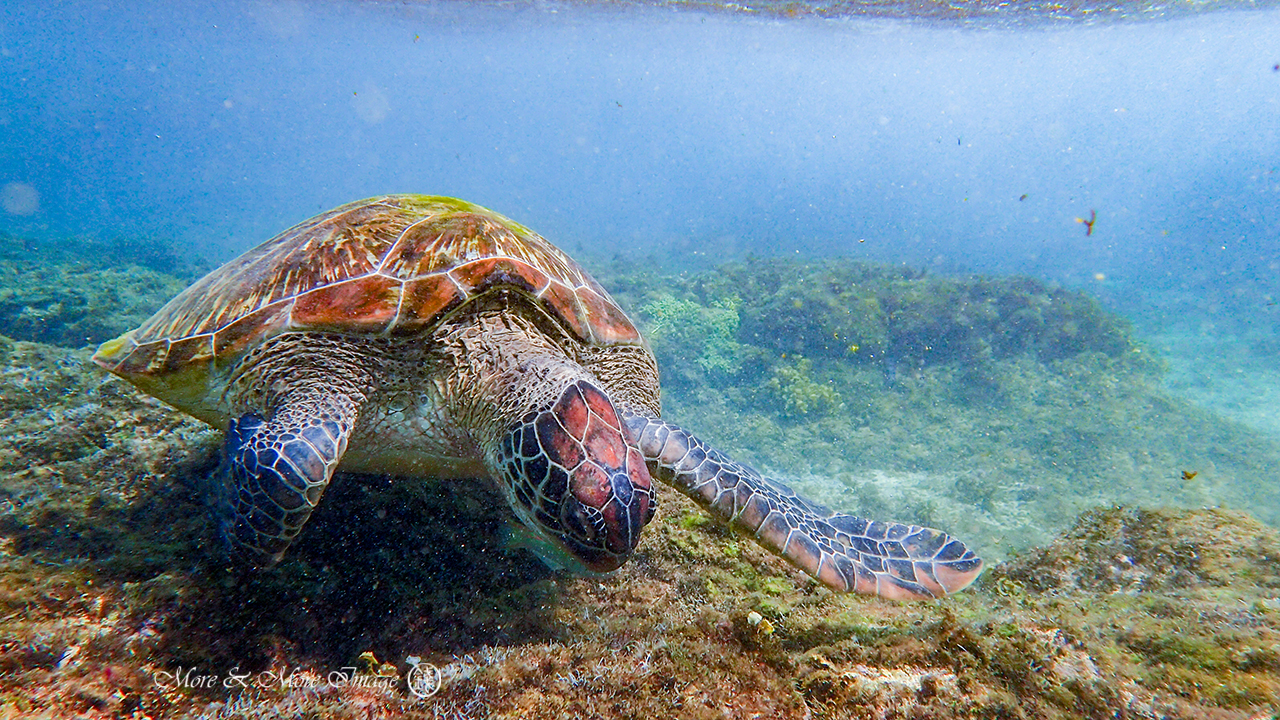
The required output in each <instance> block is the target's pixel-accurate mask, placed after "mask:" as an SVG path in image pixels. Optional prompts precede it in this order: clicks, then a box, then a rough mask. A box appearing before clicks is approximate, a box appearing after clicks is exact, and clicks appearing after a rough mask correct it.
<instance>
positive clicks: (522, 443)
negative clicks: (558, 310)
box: [496, 380, 654, 572]
mask: <svg viewBox="0 0 1280 720" xmlns="http://www.w3.org/2000/svg"><path fill="white" fill-rule="evenodd" d="M496 465H497V467H496V469H497V472H498V475H499V476H500V478H501V481H502V483H503V485H504V488H503V490H504V492H505V493H506V496H507V499H508V500H509V501H510V502H511V507H512V509H513V510H515V512H516V515H518V516H519V517H520V519H521V520H522V521H524V524H525V525H527V526H528V527H529V529H530V530H532V531H533V532H534V533H535V534H536V535H538V536H539V537H540V538H542V539H544V540H549V541H550V542H551V544H552V545H553V546H554V548H555V550H557V551H560V552H556V554H557V555H562V554H567V555H568V556H569V557H570V558H572V559H573V560H575V561H576V562H578V563H580V564H582V565H585V566H586V567H587V568H588V569H589V570H592V571H595V572H608V571H610V570H614V569H616V568H618V567H619V566H620V565H622V563H624V562H626V560H627V558H628V557H629V556H630V555H631V551H632V550H635V547H636V544H637V543H638V542H639V541H640V529H641V528H642V527H644V525H645V524H646V523H648V522H649V520H650V519H652V517H653V510H654V503H653V497H652V494H651V493H652V485H651V482H650V479H649V470H648V469H647V468H646V467H645V464H644V458H643V457H642V456H641V455H640V451H639V450H637V449H636V448H635V447H633V446H632V445H631V444H630V443H628V442H627V438H626V435H625V431H624V430H623V429H622V423H621V421H620V420H619V417H618V411H617V410H616V409H615V408H614V406H613V403H612V402H611V401H610V400H609V398H608V396H607V395H605V394H604V392H602V391H601V390H600V389H599V388H598V387H596V386H595V385H594V384H592V383H590V382H588V381H586V380H577V381H574V382H572V383H570V384H569V386H568V387H567V388H565V390H564V391H563V392H562V393H561V394H560V396H559V397H558V398H557V399H556V400H555V401H554V402H553V403H551V404H550V405H549V406H548V407H545V408H542V409H540V410H534V411H531V412H529V413H528V414H527V415H525V416H524V417H523V418H521V420H520V422H518V423H516V425H515V426H513V427H512V428H511V429H510V430H509V431H508V432H507V433H506V435H505V436H503V437H502V438H501V440H500V442H499V444H498V452H497V463H496Z"/></svg>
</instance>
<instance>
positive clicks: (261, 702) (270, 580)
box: [0, 259, 1280, 720]
mask: <svg viewBox="0 0 1280 720" xmlns="http://www.w3.org/2000/svg"><path fill="white" fill-rule="evenodd" d="M76 262H78V261H77V260H75V259H68V260H67V261H66V263H65V264H66V265H67V266H68V267H71V266H74V265H75V263H76ZM46 264H47V265H49V266H50V268H52V269H48V268H47V269H46V270H47V271H48V272H50V273H65V272H68V270H67V268H65V267H64V268H58V267H55V266H57V265H58V263H56V262H53V261H52V260H49V261H47V262H46ZM126 264H128V263H126ZM120 267H123V265H122V266H120ZM133 267H135V268H141V267H142V266H141V265H137V264H136V263H135V264H133ZM122 272H123V271H122ZM128 272H137V273H139V274H138V275H136V277H139V278H141V277H143V274H141V271H140V270H130V271H128ZM54 276H55V275H50V276H49V277H54ZM99 277H104V276H99ZM129 277H135V276H129ZM119 279H120V278H116V279H115V280H112V282H115V281H116V280H119ZM171 280H173V279H172V278H169V279H168V280H165V282H169V281H171ZM604 281H605V284H606V285H607V286H610V287H614V286H615V283H614V281H613V280H611V279H608V278H605V279H604ZM86 282H88V281H86ZM823 283H826V284H825V285H824V284H823ZM616 286H617V287H619V288H620V292H619V296H620V299H622V300H623V302H624V303H627V304H628V305H629V306H630V307H632V308H636V317H637V319H638V321H639V322H641V323H642V324H643V325H649V326H650V327H649V331H650V333H651V335H652V337H653V338H654V345H655V348H656V349H657V350H658V352H659V356H660V360H661V362H662V364H663V371H664V377H665V378H675V381H674V382H668V383H667V384H666V388H667V390H668V391H669V392H668V393H667V395H666V396H665V397H664V403H665V407H666V412H667V413H668V414H670V415H671V416H672V417H674V418H676V419H677V420H678V421H680V422H682V423H686V424H688V425H689V426H690V427H693V428H695V429H697V430H698V431H699V433H700V434H702V435H704V436H706V437H707V438H708V439H709V440H712V441H713V442H715V443H716V444H717V445H719V446H721V447H722V448H724V449H726V450H729V451H731V452H733V453H734V454H738V455H741V456H742V457H744V458H747V459H750V460H752V461H754V462H757V463H759V464H762V465H766V466H773V467H790V468H797V469H799V470H800V471H802V472H803V473H805V475H802V476H800V477H796V478H794V480H795V483H796V484H797V485H798V486H799V487H800V488H802V489H803V491H804V492H806V493H807V494H809V495H812V496H814V497H816V498H817V499H819V500H821V501H823V502H826V503H828V504H832V505H838V506H841V507H843V508H845V509H848V510H852V511H863V512H866V513H868V514H871V515H875V516H881V517H885V518H886V519H888V518H890V517H893V518H896V519H907V520H922V521H923V520H928V521H930V522H933V523H935V524H938V525H941V526H944V527H946V528H948V529H949V530H954V531H955V532H956V533H957V534H960V535H962V536H964V537H965V538H966V540H972V541H974V542H975V544H977V545H978V546H979V547H981V548H983V550H984V552H986V551H988V550H990V551H991V552H987V554H988V555H989V556H990V557H993V558H999V556H1001V555H1004V554H1010V555H1013V556H1014V557H1013V558H1012V559H1010V560H1008V561H1007V562H1004V563H999V564H996V563H993V567H992V569H991V570H989V571H988V573H987V574H986V576H984V577H983V578H982V579H981V580H980V581H979V583H978V584H977V586H975V587H974V588H972V589H971V590H969V591H966V592H965V593H962V594H960V595H958V596H956V597H952V598H948V599H946V600H943V601H940V602H936V603H911V604H898V603H891V602H887V601H884V600H880V599H878V598H865V597H859V596H846V595H837V594H835V593H832V592H830V591H829V590H827V589H826V588H825V587H823V586H821V585H820V584H818V583H816V582H815V581H813V580H812V579H811V578H809V577H808V576H806V575H804V574H803V573H801V572H799V571H798V570H795V569H794V568H792V567H790V566H789V565H787V564H786V563H785V562H784V561H782V560H780V559H778V558H776V557H774V556H772V555H770V554H768V553H767V552H765V551H764V550H762V549H761V548H760V547H759V546H757V545H756V544H755V543H754V542H752V541H751V540H750V539H749V538H744V537H738V536H736V535H734V534H732V533H731V532H729V531H727V530H726V529H724V528H723V527H722V526H720V525H718V524H717V523H715V522H713V521H711V520H710V519H709V518H708V517H707V516H706V515H705V514H703V513H702V512H701V511H700V510H698V508H697V507H696V506H694V505H693V504H692V503H691V502H690V501H688V500H686V499H685V498H684V497H682V496H680V495H679V494H677V493H675V492H673V491H670V490H669V489H665V488H663V489H660V493H661V494H660V501H659V507H660V510H659V514H658V517H657V518H656V519H655V520H654V521H653V522H652V523H651V524H650V525H649V527H648V528H647V529H646V533H645V536H644V538H643V539H642V541H641V545H640V548H639V550H638V552H637V555H636V557H634V558H633V559H632V560H631V561H630V562H629V563H628V564H627V565H625V566H624V567H623V568H622V569H621V570H620V571H618V572H617V573H615V574H613V575H611V576H607V577H575V576H571V575H566V574H563V573H553V572H551V571H549V570H548V569H546V568H545V567H544V566H543V565H541V564H540V563H539V562H538V561H537V560H535V559H534V558H533V557H532V556H531V555H529V554H527V553H525V552H523V551H521V550H518V549H515V548H514V547H512V546H511V545H510V544H509V543H508V542H506V541H505V540H504V538H505V537H506V533H505V532H504V525H505V523H507V522H509V520H510V513H509V511H508V510H507V509H506V507H505V503H504V502H503V501H502V500H501V498H500V497H498V496H497V495H496V494H495V493H494V492H493V490H492V488H490V487H489V486H488V485H487V484H486V483H484V482H482V481H474V480H455V481H440V482H435V483H422V482H415V481H405V480H403V479H398V478H392V477H386V476H358V475H340V476H339V477H338V478H336V479H335V482H334V483H333V485H332V487H331V488H330V490H329V492H328V494H327V495H326V499H325V502H324V503H323V504H322V505H321V506H320V509H319V510H318V511H317V513H316V515H315V516H314V518H313V519H312V521H311V523H310V524H309V525H308V526H307V529H306V532H305V534H304V536H303V537H302V538H300V539H299V541H298V542H297V543H296V544H295V547H293V548H292V549H291V551H290V554H289V556H288V557H286V558H285V560H284V561H283V562H282V563H281V564H280V565H279V566H278V567H276V568H273V569H270V570H262V571H247V570H245V569H242V568H239V567H237V566H233V565H231V564H229V563H228V562H226V560H225V559H224V558H223V557H222V554H221V552H222V551H221V548H220V547H219V546H218V545H217V544H216V543H215V542H213V537H214V536H213V531H212V527H211V524H210V522H209V521H208V520H207V519H206V517H205V511H204V506H203V500H202V497H201V495H202V487H203V483H204V480H205V478H207V476H208V475H209V473H210V472H211V471H212V469H213V467H214V464H215V463H216V462H217V458H216V456H217V452H218V449H219V444H220V443H219V433H217V432H215V431H213V430H211V429H209V428H207V427H205V426H203V425H201V424H200V423H198V422H195V421H193V420H191V419H189V418H186V417H184V416H182V415H181V414H179V413H177V412H175V411H173V410H172V409H170V408H167V407H165V406H163V405H161V404H159V403H157V402H155V401H154V400H151V399H149V398H147V397H145V396H143V395H141V394H139V393H137V392H135V391H134V390H133V389H132V388H130V387H129V386H127V385H126V384H124V383H122V382H119V381H116V380H113V379H110V378H108V377H106V376H105V375H104V374H103V373H101V372H100V371H99V370H97V369H96V368H94V367H92V366H91V365H89V364H88V363H87V352H86V351H84V350H79V349H73V348H74V347H75V346H78V345H80V344H82V341H81V340H79V339H77V338H78V337H79V336H78V335H76V334H72V335H66V334H65V333H64V334H61V335H58V337H59V338H61V340H59V342H64V343H65V345H67V346H68V347H55V346H52V345H48V344H40V343H34V342H26V341H22V340H11V339H9V338H4V337H0V424H2V425H3V427H4V428H5V430H4V432H3V433H0V718H8V717H14V718H18V717H21V718H31V717H49V718H58V717H84V718H113V719H114V718H143V717H149V718H200V717H208V718H267V717H271V718H276V717H326V718H329V717H332V718H372V717H422V718H428V717H431V718H437V717H473V718H486V717H492V718H500V717H540V718H542V717H545V718H557V717H564V718H580V717H636V718H654V717H690V718H703V717H706V718H711V717H715V718H725V717H729V718H749V717H777V718H806V717H818V718H938V719H940V720H943V719H948V718H1114V717H1151V718H1156V717H1159V718H1213V719H1215V720H1219V719H1221V720H1230V719H1234V718H1240V719H1241V720H1244V719H1245V718H1254V717H1268V716H1271V715H1272V714H1274V713H1276V712H1277V711H1278V710H1280V654H1278V652H1277V648H1280V599H1278V596H1280V533H1277V531H1276V530H1274V529H1273V528H1271V527H1269V526H1267V525H1264V524H1262V523H1260V522H1258V521H1257V520H1255V519H1253V518H1252V517H1250V516H1248V515H1244V514H1241V513H1238V512H1233V511H1230V510H1226V509H1221V508H1218V509H1208V510H1171V509H1150V508H1151V507H1154V506H1157V505H1168V504H1173V503H1181V504H1184V505H1189V506H1199V505H1204V504H1218V503H1220V502H1221V501H1222V499H1223V498H1234V499H1235V500H1234V504H1239V505H1244V504H1245V503H1246V502H1250V501H1252V503H1253V505H1252V507H1253V508H1255V510H1256V511H1257V512H1258V513H1260V514H1265V513H1268V512H1275V509H1276V507H1277V503H1276V502H1275V501H1274V500H1275V498H1274V493H1275V492H1276V485H1277V483H1276V482H1275V472H1276V470H1275V468H1276V467H1280V463H1277V460H1280V457H1277V455H1280V451H1277V449H1276V447H1275V446H1274V443H1272V442H1271V441H1270V440H1268V439H1267V438H1265V437H1263V436H1260V435H1258V434H1256V433H1253V432H1251V431H1249V430H1248V429H1247V428H1245V427H1243V426H1240V425H1238V424H1235V423H1233V422H1230V421H1227V420H1223V419H1222V418H1221V417H1218V416H1215V415H1212V414H1210V413H1207V412H1205V411H1203V410H1199V409H1197V408H1195V407H1192V406H1190V405H1188V404H1186V403H1183V402H1180V401H1178V400H1176V399H1173V398H1171V397H1169V396H1167V395H1166V394H1164V393H1163V391H1162V390H1161V388H1160V385H1159V383H1158V381H1157V379H1158V372H1159V368H1160V364H1159V362H1158V361H1156V360H1153V359H1150V358H1149V357H1148V356H1149V353H1148V352H1147V351H1146V350H1145V349H1144V348H1142V347H1141V346H1139V345H1138V344H1136V343H1135V342H1134V341H1133V340H1132V339H1131V337H1130V336H1129V334H1128V332H1127V330H1126V329H1125V327H1124V324H1123V322H1121V321H1118V320H1115V319H1114V318H1112V317H1111V316H1108V315H1107V314H1105V313H1103V312H1102V311H1101V310H1100V309H1098V307H1097V306H1096V305H1094V304H1092V301H1090V300H1088V298H1086V297H1084V296H1081V295H1078V294H1074V293H1070V292H1067V291H1061V290H1057V289H1053V288H1048V287H1045V286H1043V285H1041V284H1039V283H1035V282H1034V281H1022V280H1016V279H982V278H933V277H923V276H920V275H918V274H914V273H911V272H909V271H905V270H901V269H893V268H890V269H886V268H876V267H873V266H864V265H859V264H856V263H848V264H842V263H828V264H825V265H824V266H823V267H820V268H806V267H804V266H800V265H796V264H791V263H783V264H777V263H772V262H770V263H763V262H757V263H756V264H755V265H753V266H752V267H749V268H748V267H746V266H740V267H738V268H728V269H726V270H724V271H723V272H713V273H708V274H706V275H699V276H691V277H685V278H667V277H659V276H656V275H646V274H644V273H632V274H631V275H630V276H628V277H627V278H624V279H619V280H618V281H617V283H616ZM50 287H51V288H55V289H56V287H57V286H56V285H55V284H51V285H50ZM157 287H159V286H157ZM788 293H795V296H794V298H793V299H792V300H791V301H788V299H787V294H788ZM158 295H159V292H158V291H157V292H156V293H154V294H151V293H145V294H138V295H136V296H132V297H126V298H124V299H122V300H121V302H128V303H135V305H130V306H129V307H127V308H125V307H123V306H111V307H121V308H122V310H121V312H126V313H138V314H143V315H145V314H146V313H147V312H149V311H150V310H153V309H154V307H155V306H158V304H159V302H160V301H162V300H163V299H164V298H159V297H156V296H158ZM938 297H943V298H947V299H946V300H945V301H940V300H937V298H938ZM50 301H51V302H58V301H60V300H59V299H58V298H57V297H56V296H54V295H51V296H50ZM788 302H790V308H791V310H790V311H787V312H790V313H791V315H789V316H787V317H789V318H790V319H789V320H782V319H778V318H771V317H770V313H772V312H778V313H783V309H784V308H785V307H786V306H787V303H788ZM840 313H844V314H843V315H840ZM106 314H110V313H109V312H107V313H106ZM824 314H830V315H831V317H825V315H824ZM770 323H772V324H770ZM790 328H793V329H794V332H791V329H790ZM77 332H79V331H77ZM933 332H936V333H938V337H939V338H942V339H941V340H939V341H938V342H937V343H936V344H934V341H932V340H930V339H928V334H929V333H933ZM54 339H57V338H54ZM1182 470H1191V471H1195V474H1194V475H1191V474H1190V473H1182V472H1181V471H1182ZM1188 475H1190V477H1188ZM833 479H834V480H835V482H832V480H833ZM1117 501H1124V502H1126V503H1129V504H1134V503H1141V504H1142V505H1145V506H1148V508H1135V507H1115V506H1114V505H1113V503H1114V502H1117ZM1098 505H1101V507H1095V506H1098ZM1073 519H1074V525H1073V524H1072V522H1073ZM1268 519H1271V520H1273V521H1274V518H1268ZM1059 532H1061V535H1060V537H1058V538H1057V539H1053V537H1052V536H1053V535H1056V534H1058V533H1059ZM1050 540H1052V542H1050ZM1033 544H1043V545H1044V547H1042V548H1040V549H1028V548H1029V547H1030V546H1031V545H1033ZM410 658H420V659H421V662H422V663H429V664H430V665H432V666H434V667H435V668H437V669H439V671H440V679H441V686H440V688H439V690H438V692H436V693H435V694H434V695H431V696H430V697H427V698H423V699H419V698H417V697H416V696H415V695H413V694H412V692H410V688H409V685H408V676H409V673H410V671H411V670H413V669H414V666H413V665H412V663H411V660H410ZM419 667H421V666H419ZM415 687H417V686H415Z"/></svg>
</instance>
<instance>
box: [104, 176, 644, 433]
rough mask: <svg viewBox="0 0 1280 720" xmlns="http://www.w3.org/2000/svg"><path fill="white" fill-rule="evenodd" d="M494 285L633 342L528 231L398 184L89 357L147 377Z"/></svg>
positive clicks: (576, 327)
mask: <svg viewBox="0 0 1280 720" xmlns="http://www.w3.org/2000/svg"><path fill="white" fill-rule="evenodd" d="M494 286H506V287H511V288H517V289H523V290H524V291H525V292H527V293H528V294H529V295H530V296H531V297H532V298H534V300H535V302H536V303H537V304H538V305H539V306H540V307H541V308H542V309H543V310H544V311H545V312H546V313H547V314H548V315H549V316H550V317H552V318H554V319H555V320H556V321H558V322H559V323H560V324H562V325H563V326H564V328H565V329H566V330H567V331H568V332H569V333H571V334H572V335H573V336H575V337H577V338H578V339H579V340H581V341H582V342H584V343H588V344H594V345H613V344H628V345H640V344H641V343H642V340H641V339H640V334H639V332H637V330H636V328H635V326H634V325H633V324H632V323H631V321H630V320H629V319H627V317H626V315H625V314H624V313H623V312H622V310H621V309H619V308H618V306H617V305H616V304H615V303H614V301H613V300H612V299H611V298H610V297H609V294H608V293H607V292H605V290H604V289H603V288H601V287H600V285H599V284H598V283H596V281H595V280H593V279H592V278H591V277H590V276H589V275H587V273H586V272H585V271H584V270H583V269H582V268H581V267H580V266H579V265H578V264H577V263H576V262H574V261H573V260H572V259H571V258H570V257H569V256H568V255H566V254H564V253H563V252H562V251H561V250H559V249H558V248H556V247H555V246H554V245H552V244H551V243H549V242H547V241H546V240H545V239H543V238H542V237H541V236H539V235H538V234H536V233H534V232H533V231H531V230H528V229H527V228H524V227H523V226H521V225H519V224H517V223H515V222H513V221H511V220H509V219H507V218H505V217H503V216H501V215H498V214H497V213H494V212H493V211H491V210H487V209H485V208H482V207H480V206H478V205H472V204H470V203H467V202H463V201H461V200H456V199H453V198H444V197H431V196H424V195H395V196H386V197H379V198H371V199H368V200H362V201H359V202H354V203H350V204H347V205H343V206H342V207H339V208H336V209H334V210H332V211H330V212H327V213H324V214H323V215H319V216H317V217H315V218H312V219H311V220H308V221H306V222H304V223H301V224H299V225H296V226H294V227H292V228H290V229H289V230H286V231H285V232H283V233H281V234H279V235H277V236H276V237H275V238H273V239H271V240H269V241H267V242H265V243H263V244H262V245H259V246H258V247H256V248H254V249H252V250H250V251H249V252H247V253H245V254H244V255H242V256H240V257H239V258H238V259H236V260H234V261H232V262H230V263H228V264H227V265H225V266H223V267H222V268H221V269H219V270H218V271H216V272H214V273H212V274H210V275H208V276H207V277H205V278H204V279H203V280H201V281H199V282H198V283H196V284H195V285H192V286H191V287H190V288H188V289H187V290H185V291H184V292H182V293H181V294H180V295H178V296H177V297H175V298H174V299H173V300H171V301H170V302H169V303H168V304H167V305H165V306H164V308H162V309H161V310H160V311H159V312H157V313H156V314H155V315H154V316H153V317H152V318H151V319H150V320H148V321H147V322H146V323H145V324H143V325H142V326H141V327H139V328H138V329H137V330H134V331H133V332H131V333H129V334H127V335H125V336H123V337H121V338H118V339H116V340H113V341H111V342H109V343H106V344H104V345H103V346H102V348H100V349H99V351H98V353H97V355H95V356H94V360H95V361H96V362H97V363H98V364H99V365H102V366H103V367H104V368H106V369H107V370H110V371H111V372H114V373H116V374H119V375H122V376H126V377H129V378H130V379H131V380H133V379H135V378H136V379H137V380H140V381H141V382H140V383H139V384H140V385H142V386H143V387H144V389H145V387H146V385H147V384H148V383H147V377H148V376H150V377H151V378H155V379H156V380H157V381H158V380H159V379H160V377H161V376H165V375H170V374H179V373H191V374H193V375H195V376H201V375H208V374H209V373H210V372H211V371H212V369H213V367H214V365H215V364H218V365H221V364H224V363H226V362H229V361H232V360H234V359H236V358H238V357H240V356H241V355H242V354H243V353H244V352H245V351H246V350H247V349H249V348H250V347H252V346H253V345H255V344H257V343H259V342H261V341H262V340H264V339H266V338H268V337H270V336H272V335H275V334H277V333H281V332H286V331H307V330H310V331H324V332H338V333H345V334H362V335H373V336H398V335H412V334H417V333H422V332H424V331H427V330H430V329H431V328H432V327H434V326H436V325H437V324H438V323H440V322H441V320H442V319H444V318H445V317H447V316H448V314H449V313H450V312H451V311H453V310H454V309H456V308H458V307H460V306H462V305H463V304H464V303H466V302H467V301H468V300H469V299H471V298H474V297H475V296H476V295H479V294H481V293H483V292H485V291H486V290H487V289H488V288H491V287H494ZM182 384H183V385H187V386H194V385H198V384H199V383H198V378H197V377H191V378H188V381H187V382H184V383H182ZM192 389H193V392H194V387H192ZM175 399H177V400H179V401H180V400H181V398H175ZM193 399H194V398H193ZM179 406H180V407H181V406H182V405H181V404H179ZM184 409H185V408H184Z"/></svg>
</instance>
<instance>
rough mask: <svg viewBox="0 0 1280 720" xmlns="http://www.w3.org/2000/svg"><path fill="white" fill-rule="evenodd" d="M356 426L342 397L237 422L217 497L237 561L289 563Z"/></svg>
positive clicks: (300, 402) (299, 401)
mask: <svg viewBox="0 0 1280 720" xmlns="http://www.w3.org/2000/svg"><path fill="white" fill-rule="evenodd" d="M355 420H356V404H355V403H354V402H352V401H351V399H350V398H347V397H343V396H331V397H304V398H295V399H293V400H292V401H290V402H287V403H285V404H284V405H282V406H280V407H278V408H277V409H276V411H275V413H274V414H273V415H272V417H271V419H270V420H265V419H263V418H262V417H260V416H259V415H257V414H255V413H247V414H245V415H242V416H241V417H240V418H238V419H234V418H233V419H232V420H231V424H230V427H229V428H228V429H227V439H226V444H225V446H224V456H223V462H222V465H221V467H220V468H219V470H218V477H217V478H215V483H214V484H215V487H214V492H215V494H216V495H217V498H216V499H217V502H216V503H215V513H216V514H217V521H218V525H219V531H220V534H221V535H222V537H223V539H224V540H225V541H226V543H227V547H228V549H229V550H230V551H231V553H232V555H235V556H239V557H240V558H242V559H244V560H247V561H248V562H250V563H252V564H255V565H271V564H274V563H276V562H278V561H279V560H280V558H281V557H283V556H284V552H285V550H286V549H287V548H288V547H289V543H290V542H292V541H293V538H294V537H295V536H297V534H298V532H299V531H300V530H302V526H303V525H304V524H306V522H307V519H308V518H309V517H311V512H312V511H313V510H315V508H316V505H317V504H318V503H319V502H320V496H321V495H322V494H323V493H324V489H325V487H326V486H328V484H329V479H330V478H331V477H333V471H334V469H335V468H337V467H338V462H339V461H340V460H341V459H342V454H343V453H344V452H346V449H347V438H348V437H350V435H351V428H352V427H353V426H354V424H355Z"/></svg>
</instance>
